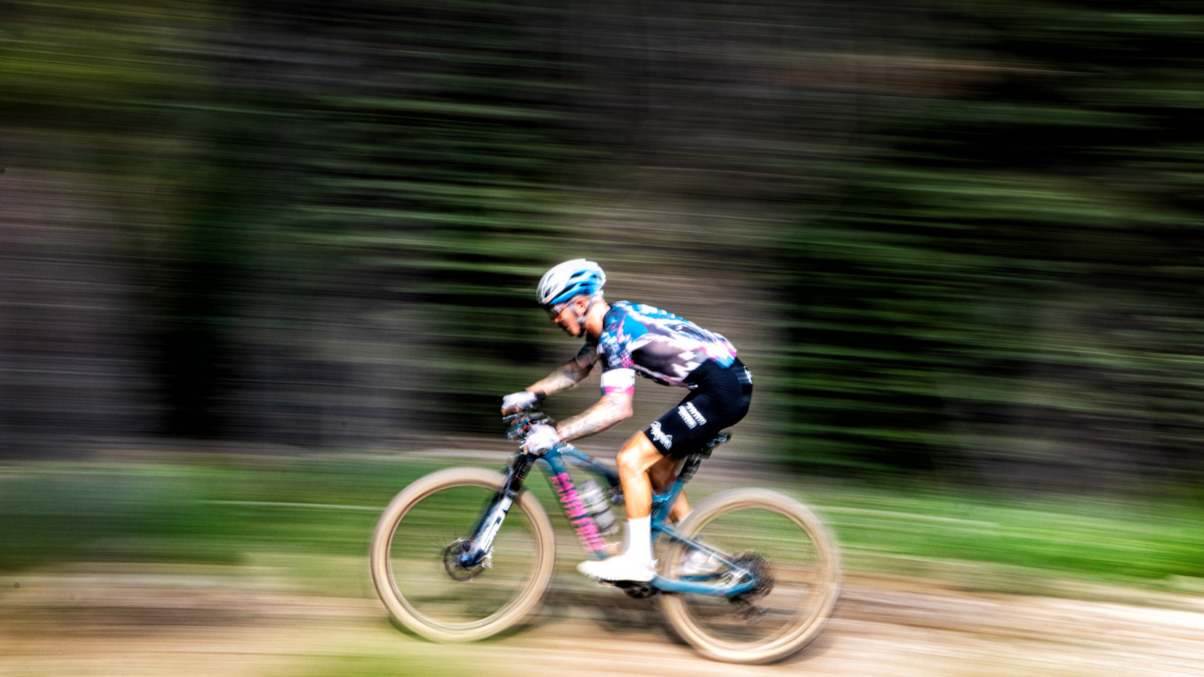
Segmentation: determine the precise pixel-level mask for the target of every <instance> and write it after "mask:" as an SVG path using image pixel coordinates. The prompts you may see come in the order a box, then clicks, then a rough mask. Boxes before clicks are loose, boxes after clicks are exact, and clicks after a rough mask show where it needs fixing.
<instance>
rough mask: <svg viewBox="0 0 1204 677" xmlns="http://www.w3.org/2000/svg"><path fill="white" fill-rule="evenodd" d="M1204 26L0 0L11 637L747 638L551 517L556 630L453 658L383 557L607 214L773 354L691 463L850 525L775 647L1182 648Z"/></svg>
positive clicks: (607, 448)
mask: <svg viewBox="0 0 1204 677" xmlns="http://www.w3.org/2000/svg"><path fill="white" fill-rule="evenodd" d="M1202 37H1204V14H1201V12H1200V9H1199V8H1197V7H1195V6H1194V5H1192V4H1191V3H1182V2H1169V1H1167V2H1146V3H1141V4H1140V5H1135V4H1133V3H1112V2H1090V3H1089V2H1078V1H1075V0H1070V1H1066V2H1055V1H1054V0H1032V1H1030V2H1020V1H1019V0H998V1H996V2H990V3H967V2H951V1H948V0H932V1H931V2H926V3H902V2H892V1H890V0H847V1H843V2H836V1H835V0H744V1H742V2H735V1H734V0H720V1H709V0H663V1H661V2H656V3H651V2H640V1H637V0H608V1H606V2H603V1H602V0H576V1H575V2H552V1H551V0H519V1H517V2H506V3H502V2H496V1H494V0H439V1H437V2H436V1H434V0H394V1H392V2H379V1H378V0H345V1H342V2H329V1H328V2H321V3H319V2H314V1H312V0H290V1H289V2H282V1H278V0H211V1H206V0H195V1H193V0H106V1H105V2H90V1H87V0H59V1H57V2H42V1H38V0H0V544H2V545H0V646H4V647H5V649H4V651H3V653H4V658H0V675H3V674H21V675H29V674H56V675H57V674H67V673H70V674H122V675H127V674H173V675H182V674H215V673H218V672H223V673H230V674H255V675H260V674H262V675H275V674H310V673H312V674H314V675H327V674H339V675H355V674H360V675H377V674H381V675H383V674H391V675H395V674H399V672H404V671H410V672H413V673H414V674H428V673H431V672H435V671H440V672H447V671H449V670H451V671H458V672H459V673H461V674H477V673H481V674H485V673H489V674H497V673H498V671H499V670H502V672H503V673H504V672H505V670H504V669H501V668H498V665H499V664H500V663H504V662H506V660H505V659H510V664H513V665H522V666H524V668H525V667H527V666H528V665H529V663H527V662H526V661H528V659H529V656H535V657H536V658H531V659H530V660H531V661H533V662H532V663H530V665H534V666H535V667H538V668H540V669H544V670H547V671H548V672H549V673H562V672H567V671H569V670H572V671H574V672H576V673H588V671H589V670H591V669H593V670H597V671H598V672H601V671H602V670H603V669H604V668H605V669H606V670H607V672H608V674H609V672H611V668H614V666H613V665H612V664H610V663H608V662H607V660H610V659H611V658H614V657H615V656H617V655H618V654H619V653H620V652H618V651H617V650H616V651H615V652H614V653H613V655H612V653H611V652H610V651H609V649H611V648H614V646H615V645H616V644H619V643H622V645H623V646H624V647H626V648H627V654H628V655H630V656H635V657H637V658H629V659H624V660H629V661H631V662H629V663H624V664H623V666H622V670H624V671H628V672H639V671H640V670H647V671H648V672H649V673H650V674H651V673H652V671H653V670H656V674H661V672H663V669H664V667H665V664H666V660H667V659H671V660H678V659H680V660H683V661H688V662H689V667H690V669H691V670H693V671H696V672H698V673H699V674H709V672H708V671H711V672H715V673H718V672H719V671H720V670H724V671H725V674H726V673H727V672H730V668H724V667H722V666H718V665H709V664H706V663H701V662H700V661H699V660H697V659H696V658H695V657H693V656H692V655H691V654H689V653H688V652H687V651H686V650H685V649H684V648H683V647H681V646H680V645H677V644H673V643H672V642H671V641H669V640H667V639H666V638H665V637H664V636H663V634H660V630H659V629H658V628H659V627H660V626H659V625H658V624H657V623H658V621H657V617H656V615H655V613H654V611H653V610H652V607H648V606H646V605H644V606H641V605H640V604H637V603H636V602H634V601H630V600H626V599H625V598H623V599H619V598H617V597H616V596H615V595H612V594H611V593H613V592H614V591H613V590H609V591H608V590H596V589H594V588H593V587H591V586H589V585H588V584H586V583H585V582H584V581H582V580H578V579H577V578H575V577H574V574H572V569H571V564H572V563H573V562H572V557H573V554H571V553H565V554H563V556H562V559H563V560H564V561H562V562H560V566H562V567H563V568H564V572H563V575H562V576H560V577H559V578H558V579H557V585H558V587H557V589H556V592H555V594H554V596H553V599H551V600H549V603H548V606H547V611H546V613H545V616H543V617H542V620H537V622H536V625H535V626H534V627H536V628H539V629H538V630H526V631H521V632H520V633H518V634H517V635H516V636H514V637H512V638H508V639H505V640H503V641H501V642H496V643H489V644H486V645H481V646H474V647H471V648H469V649H464V650H462V651H461V650H457V651H456V652H449V651H448V650H446V649H444V648H441V647H436V646H433V645H425V644H420V643H417V642H415V641H414V640H412V639H411V638H408V637H407V636H405V635H403V634H399V633H397V632H396V631H394V630H393V629H392V628H389V627H388V626H387V625H385V624H384V623H383V622H382V619H383V612H382V610H381V608H380V607H379V605H378V604H377V603H376V602H375V600H373V599H372V592H371V586H370V584H369V583H367V582H366V580H365V576H366V571H367V565H366V561H365V557H366V555H365V553H366V543H367V539H368V537H369V534H370V532H371V529H372V524H373V520H374V517H373V513H372V511H371V509H372V508H375V507H380V506H383V505H384V504H385V503H387V502H388V500H389V498H390V496H391V495H392V494H394V493H396V492H397V491H398V490H400V488H401V487H403V486H404V485H405V484H406V483H407V482H408V481H410V480H412V479H413V478H415V477H417V476H418V475H420V474H422V473H423V472H425V471H427V470H430V469H431V468H432V467H435V466H436V465H444V464H446V463H448V462H449V461H447V460H445V459H442V458H441V457H440V455H438V454H429V455H424V454H422V453H419V452H421V451H423V450H429V449H458V450H462V451H463V450H477V451H480V450H489V451H500V450H501V449H502V448H503V447H502V445H501V443H500V442H501V440H500V437H501V436H500V431H501V427H500V425H499V423H498V421H497V418H496V417H497V406H498V402H499V396H500V395H502V394H504V393H508V392H512V391H514V390H516V389H517V388H520V387H522V386H523V385H524V384H528V383H531V382H533V381H534V380H535V379H537V378H539V377H540V376H542V375H544V374H546V373H547V372H548V371H549V370H550V369H551V368H553V367H555V366H557V365H558V364H560V363H562V362H563V360H565V359H567V358H568V357H570V356H571V355H572V354H573V353H574V352H575V350H576V348H577V346H576V345H575V344H574V343H573V342H572V341H569V340H567V339H566V338H565V337H564V335H563V334H562V333H561V332H559V331H558V330H557V329H556V328H555V327H553V326H552V325H551V324H549V323H548V322H547V318H546V316H545V315H544V314H543V313H542V312H541V311H540V310H539V309H538V308H536V307H535V305H534V303H533V296H534V287H535V284H536V282H537V280H538V278H539V275H540V274H541V273H542V272H543V271H544V270H546V269H547V267H549V266H550V265H552V264H555V263H557V262H559V261H563V260H566V259H570V258H576V257H581V256H586V257H589V258H590V259H592V260H595V261H598V262H599V263H601V264H602V266H603V267H604V268H605V269H606V271H607V274H608V277H609V279H610V282H609V283H608V286H607V294H608V298H610V299H612V300H618V299H624V298H626V299H631V300H633V301H640V302H645V303H650V304H653V305H656V306H659V307H663V308H666V309H668V310H671V311H673V312H675V313H678V314H680V315H683V316H685V317H687V318H689V319H691V320H694V321H696V322H697V323H698V324H700V325H702V326H705V327H708V328H710V329H713V330H715V331H717V332H720V333H722V334H724V335H725V336H726V337H728V338H729V339H731V341H732V343H733V344H734V345H736V346H737V347H738V348H739V350H740V357H741V359H742V360H743V361H744V362H745V363H746V364H748V365H749V367H750V368H751V369H752V371H753V372H754V373H756V374H757V379H758V381H757V388H758V394H757V397H758V399H757V402H756V403H755V404H754V406H753V408H752V411H751V413H750V416H749V417H748V419H747V420H745V421H744V422H743V423H741V424H740V425H739V426H738V427H737V428H736V439H735V441H734V442H733V443H732V444H730V445H727V446H726V447H724V449H723V451H722V452H720V453H717V456H722V457H723V458H716V459H713V460H711V461H708V462H707V463H706V464H704V466H703V470H702V473H701V478H702V480H703V482H702V486H703V487H707V486H710V487H711V488H721V487H723V486H726V484H725V482H721V481H719V480H721V479H724V480H726V479H728V478H735V477H742V476H747V477H749V478H752V479H755V480H757V481H758V482H762V483H776V484H777V485H778V486H779V488H782V489H783V490H785V491H787V492H802V493H805V494H806V498H807V500H808V502H809V503H813V504H818V505H821V506H823V508H824V509H826V512H824V517H825V519H826V520H827V521H828V522H829V523H830V524H831V525H832V527H833V528H834V530H835V532H836V534H837V536H838V538H839V540H840V541H841V543H842V545H843V547H844V548H845V550H846V559H847V560H848V562H847V563H846V564H847V567H848V568H849V569H850V570H851V571H852V572H853V580H852V581H851V583H850V586H849V590H850V592H849V594H848V596H847V598H846V599H847V601H846V602H845V603H844V605H842V606H841V607H840V609H839V610H838V616H837V619H836V621H835V622H834V623H833V625H832V627H831V628H830V629H829V630H828V632H827V633H826V634H825V636H824V637H822V638H821V640H820V642H819V644H817V645H816V647H818V648H815V647H813V648H812V649H809V650H808V651H806V652H804V653H803V654H802V655H801V657H800V658H798V659H796V661H797V662H799V663H801V664H792V663H787V664H786V665H782V666H778V668H780V669H781V670H783V671H785V670H792V671H798V670H799V669H804V670H811V669H814V670H816V671H817V672H818V673H824V674H850V675H852V674H877V673H881V672H882V671H883V670H882V668H883V666H886V665H889V666H891V667H892V669H894V670H895V671H897V672H901V673H902V674H925V675H928V674H933V675H935V674H941V675H945V674H957V675H976V674H982V675H1012V674H1016V675H1021V674H1025V675H1029V674H1050V675H1055V674H1056V675H1065V674H1092V675H1099V674H1123V675H1145V674H1151V675H1153V674H1171V675H1174V674H1194V673H1192V670H1193V669H1194V670H1196V671H1197V672H1198V669H1199V668H1198V665H1200V659H1201V656H1200V655H1199V647H1200V646H1201V645H1202V643H1201V641H1200V640H1201V639H1204V637H1202V636H1201V633H1202V632H1204V631H1202V628H1204V623H1202V622H1201V620H1200V619H1201V615H1200V611H1201V607H1200V603H1199V595H1200V594H1201V593H1202V592H1204V584H1202V583H1201V580H1204V519H1202V518H1204V507H1202V500H1204V494H1201V491H1200V486H1201V484H1202V483H1201V480H1202V479H1204V477H1202V474H1204V454H1201V453H1200V447H1201V442H1202V441H1204V305H1202V304H1201V303H1200V299H1201V298H1202V293H1204V288H1202V287H1204V278H1202V277H1201V275H1200V270H1201V266H1202V264H1204V169H1202V167H1204V131H1202V128H1201V126H1200V125H1199V120H1200V118H1201V112H1202V111H1201V108H1204V81H1202V80H1201V75H1200V74H1201V73H1204V68H1202V66H1204V63H1202V59H1204V57H1202V56H1201V51H1200V49H1199V45H1200V42H1201V38H1202ZM596 386H597V383H596V381H594V382H593V387H583V388H581V389H579V391H575V392H573V393H570V394H567V395H564V396H562V397H559V398H556V399H554V400H552V401H551V402H549V406H548V411H549V413H550V414H551V415H553V416H555V417H563V416H567V415H570V414H572V413H576V412H577V411H580V410H581V409H582V408H584V407H585V406H587V405H588V404H589V403H590V402H591V401H592V400H593V399H594V398H595V397H596V396H597V395H596V393H597V388H596ZM679 396H680V393H676V392H668V389H664V388H656V387H654V386H651V385H649V384H646V383H642V384H641V385H640V387H638V388H637V399H636V416H635V417H634V418H633V419H632V420H631V421H629V422H628V423H627V424H624V425H621V426H618V427H617V428H616V429H615V430H613V431H609V432H607V433H604V434H602V435H600V436H598V437H597V438H595V439H594V440H593V442H594V443H595V444H596V448H594V449H593V451H594V452H595V453H598V454H599V455H602V456H603V457H608V456H609V455H610V454H612V453H613V450H614V449H615V448H617V446H618V445H619V444H620V443H621V442H622V440H623V439H625V438H626V437H628V436H630V435H631V434H633V433H634V432H635V431H636V430H638V429H640V428H642V427H643V426H644V425H646V424H647V422H648V421H649V420H652V419H653V418H654V417H655V416H657V415H659V414H660V413H661V412H663V411H664V410H666V409H667V408H668V407H669V406H670V405H671V404H673V403H675V402H676V401H677V398H678V397H679ZM395 452H405V453H395ZM487 458H488V460H487V461H484V462H485V463H487V464H490V465H492V466H497V465H500V459H501V456H500V455H497V454H495V455H494V456H487ZM456 462H461V463H462V462H466V461H464V460H463V459H460V460H459V461H456ZM468 462H477V463H479V462H482V461H481V460H480V459H479V458H477V459H476V460H475V461H468ZM707 481H710V482H712V484H711V485H707V484H706V482H707ZM534 489H535V490H536V491H537V492H544V496H545V498H547V497H550V496H551V493H550V489H549V488H548V487H542V486H541V487H535V488H534ZM545 505H549V506H553V505H555V503H554V502H549V501H545ZM324 506H357V507H358V508H360V509H356V510H343V509H337V508H335V509H326V508H325V507H324ZM561 526H564V525H561ZM561 535H562V539H561V540H562V541H564V542H568V543H571V542H572V540H573V539H572V535H571V533H569V532H567V531H566V532H564V533H562V534H561ZM984 591H987V592H992V593H1010V594H1011V595H1012V596H1008V597H993V596H988V595H985V594H979V593H982V592H984ZM1038 595H1040V596H1043V597H1039V598H1038V597H1036V596H1038ZM1054 598H1059V599H1057V600H1055V599H1054ZM582 600H588V602H589V603H588V604H583V603H582ZM1072 600H1077V601H1072ZM1101 601H1107V602H1119V603H1122V604H1121V605H1119V606H1108V605H1104V604H1099V603H1098V602H1101ZM1130 604H1138V605H1140V606H1125V605H1130ZM548 619H561V620H564V627H565V628H576V629H575V630H573V631H572V632H568V631H567V630H566V631H565V632H566V633H567V634H563V635H561V633H560V632H559V631H560V630H561V628H560V624H559V621H558V622H557V623H549V622H547V621H548ZM599 620H601V621H602V622H601V623H597V622H596V621H599ZM541 623H542V625H540V624H541ZM549 628H555V629H556V630H557V631H556V632H554V631H552V630H549ZM63 633H67V634H68V635H70V637H68V638H66V639H64V637H63V636H62V634H63ZM72 633H74V634H72ZM608 633H609V634H608ZM1121 636H1123V637H1125V638H1126V642H1127V643H1118V641H1117V640H1116V639H1115V638H1117V637H1121ZM556 637H560V639H557V638H556ZM114 638H116V639H114ZM1051 638H1052V640H1051V644H1048V645H1047V644H1043V643H1042V642H1043V641H1044V640H1046V639H1051ZM108 639H114V643H113V644H109V643H108ZM118 639H119V641H118ZM1105 639H1107V640H1109V643H1108V644H1107V645H1106V646H1105V645H1104V640H1105ZM77 640H78V641H77ZM576 640H582V641H583V642H584V644H585V645H588V646H591V647H595V648H596V651H595V650H594V649H590V653H589V658H588V659H586V658H584V657H583V656H584V654H583V653H580V652H579V651H578V648H579V647H580V646H582V643H581V642H579V641H576ZM561 642H564V643H561ZM569 642H576V643H574V644H572V645H571V648H570V645H569V644H567V643H569ZM10 647H15V648H13V649H10ZM1055 647H1056V648H1055ZM528 652H530V654H528ZM1193 652H1194V653H1193ZM917 654H918V655H920V656H922V657H924V659H923V660H919V661H917V660H914V656H915V655H917ZM194 655H205V656H211V657H212V659H211V660H210V659H208V658H207V659H205V660H196V661H195V662H194V661H193V660H192V659H188V658H184V657H183V656H194ZM399 659H404V660H401V661H400V662H401V663H404V665H405V666H406V667H399ZM499 659H503V660H499ZM604 659H605V660H604ZM615 660H618V659H617V658H615ZM616 669H617V668H616ZM189 670H191V671H192V672H189ZM515 670H516V671H517V668H515Z"/></svg>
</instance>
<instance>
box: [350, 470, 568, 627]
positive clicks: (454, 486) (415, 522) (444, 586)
mask: <svg viewBox="0 0 1204 677" xmlns="http://www.w3.org/2000/svg"><path fill="white" fill-rule="evenodd" d="M504 481H505V476H504V475H501V474H499V473H497V472H490V471H488V470H484V469H480V468H450V469H448V470H441V471H439V472H436V473H432V474H430V475H427V476H426V477H423V478H421V479H419V480H417V481H416V482H414V483H413V484H411V485H410V486H408V487H406V488H405V489H404V490H403V491H402V492H401V493H400V494H398V495H397V497H396V498H394V499H393V501H392V502H391V503H389V507H387V508H385V512H384V514H383V515H381V518H380V522H378V523H377V525H376V531H375V533H374V534H373V536H372V551H371V560H372V580H373V582H374V583H375V584H376V592H377V594H378V595H380V598H381V601H383V602H384V603H385V607H386V608H388V610H389V614H390V615H391V616H392V617H393V618H394V619H396V620H397V622H399V623H401V624H402V625H404V626H405V627H406V628H408V629H410V630H411V631H413V632H415V633H417V634H419V635H422V636H423V637H426V638H427V639H430V640H434V641H437V642H469V641H474V640H478V639H484V638H485V637H489V636H491V635H494V634H497V633H499V632H501V631H503V630H505V629H506V628H509V627H510V626H512V625H514V624H515V623H517V622H519V621H520V620H522V619H523V618H524V617H525V616H526V615H527V614H529V613H530V612H531V611H532V610H533V609H534V608H535V606H536V605H537V604H539V601H540V598H541V597H542V596H543V593H544V591H545V590H547V587H548V583H549V582H550V581H551V579H552V567H553V565H554V564H555V554H556V547H555V544H554V535H553V531H552V523H551V521H550V520H549V519H548V515H547V513H546V512H544V509H543V506H541V505H540V504H539V501H538V500H536V498H535V497H534V496H532V495H531V494H530V493H529V492H526V491H523V492H521V493H520V494H519V496H518V498H517V499H516V500H515V502H514V505H513V506H511V508H510V512H509V514H507V516H506V520H505V522H503V523H502V526H501V528H500V529H499V530H498V533H497V536H496V537H495V538H494V541H493V549H492V551H491V552H490V553H489V556H488V557H487V558H485V560H484V561H482V562H480V563H478V564H477V565H476V566H473V567H462V566H460V565H459V564H458V563H457V560H458V556H459V555H460V554H461V553H463V552H465V549H466V548H467V546H468V544H469V543H470V542H471V539H472V537H473V533H472V532H473V530H474V529H475V527H476V525H477V522H478V520H479V519H480V518H481V516H482V515H483V514H484V512H485V511H486V509H488V507H489V506H490V504H491V502H492V501H493V499H494V497H495V496H496V495H497V494H498V492H500V491H501V490H502V488H503V483H504Z"/></svg>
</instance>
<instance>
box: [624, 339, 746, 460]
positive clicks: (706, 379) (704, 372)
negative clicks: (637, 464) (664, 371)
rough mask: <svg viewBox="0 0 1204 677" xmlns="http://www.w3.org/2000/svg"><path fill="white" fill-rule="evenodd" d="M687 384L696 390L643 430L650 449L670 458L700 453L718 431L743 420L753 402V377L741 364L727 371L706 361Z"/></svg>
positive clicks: (735, 364)
mask: <svg viewBox="0 0 1204 677" xmlns="http://www.w3.org/2000/svg"><path fill="white" fill-rule="evenodd" d="M686 380H687V381H688V382H691V383H694V384H696V386H697V387H696V388H695V389H694V390H693V391H691V392H690V394H689V395H687V396H686V399H684V400H682V401H681V404H679V405H677V406H676V407H674V408H673V409H670V410H669V411H668V413H666V414H665V415H664V416H661V417H660V418H658V419H656V420H655V421H653V422H652V425H650V426H648V427H647V428H645V429H644V435H646V436H647V437H648V439H649V440H651V441H652V444H653V446H655V447H656V448H657V450H658V451H660V452H661V453H662V454H664V455H665V456H671V457H673V458H685V457H686V456H689V455H690V454H693V453H697V452H699V451H702V448H703V446H704V445H705V444H706V443H707V442H710V441H711V440H713V439H715V437H716V436H718V435H719V432H720V431H721V430H723V429H724V428H727V427H729V426H733V425H735V424H736V423H738V422H739V421H740V419H742V418H744V415H745V414H747V413H748V405H749V403H750V402H751V401H752V374H751V373H750V372H749V371H748V369H747V368H746V367H745V366H744V364H743V363H741V362H740V360H736V361H735V362H734V363H732V366H730V367H726V368H724V367H721V366H719V363H717V362H713V361H711V360H707V361H706V362H704V363H703V364H702V365H701V366H699V367H698V368H697V369H695V370H694V371H693V372H691V373H690V375H689V377H687V379H686Z"/></svg>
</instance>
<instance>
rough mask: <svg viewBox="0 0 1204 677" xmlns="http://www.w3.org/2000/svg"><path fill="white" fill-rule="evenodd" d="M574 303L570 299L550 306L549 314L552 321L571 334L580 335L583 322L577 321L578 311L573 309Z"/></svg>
mask: <svg viewBox="0 0 1204 677" xmlns="http://www.w3.org/2000/svg"><path fill="white" fill-rule="evenodd" d="M574 305H575V304H574V303H573V302H572V301H570V302H568V303H562V304H560V305H558V306H552V307H551V308H548V315H551V316H552V323H553V324H555V325H557V326H558V327H560V328H561V329H563V330H564V332H565V333H566V334H568V335H569V336H580V335H581V323H580V322H578V321H577V313H576V312H574V310H573V306H574Z"/></svg>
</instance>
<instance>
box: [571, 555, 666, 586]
mask: <svg viewBox="0 0 1204 677" xmlns="http://www.w3.org/2000/svg"><path fill="white" fill-rule="evenodd" d="M577 571H580V572H581V573H583V574H585V575H586V576H589V577H591V578H597V579H598V580H602V581H617V582H624V581H634V582H637V583H647V582H648V581H650V580H652V579H653V577H655V576H656V560H652V561H648V560H640V559H638V558H635V557H632V556H630V555H628V554H627V553H624V554H622V555H618V556H615V557H608V558H606V559H604V560H598V561H588V562H582V563H581V564H578V565H577Z"/></svg>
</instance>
